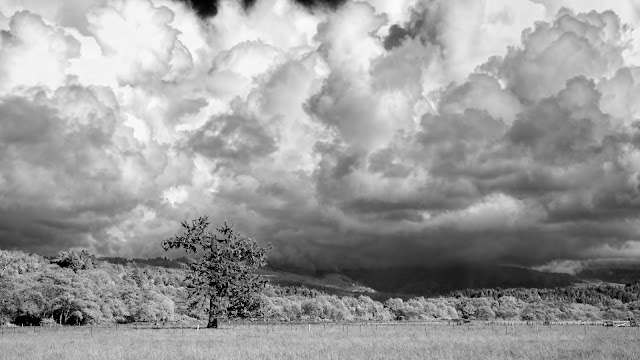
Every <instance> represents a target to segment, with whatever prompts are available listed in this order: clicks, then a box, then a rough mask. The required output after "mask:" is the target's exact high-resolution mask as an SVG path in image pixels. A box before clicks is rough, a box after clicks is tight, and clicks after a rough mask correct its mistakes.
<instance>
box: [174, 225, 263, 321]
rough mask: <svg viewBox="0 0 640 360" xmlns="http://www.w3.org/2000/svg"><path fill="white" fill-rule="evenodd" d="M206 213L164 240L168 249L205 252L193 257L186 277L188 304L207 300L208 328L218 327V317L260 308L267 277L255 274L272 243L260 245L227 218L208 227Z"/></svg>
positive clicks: (241, 314) (250, 312) (246, 313)
mask: <svg viewBox="0 0 640 360" xmlns="http://www.w3.org/2000/svg"><path fill="white" fill-rule="evenodd" d="M209 224H210V223H209V221H208V218H207V217H206V216H204V217H199V218H198V219H196V220H191V223H187V222H186V221H185V222H183V223H182V228H183V229H184V233H183V234H182V235H179V236H178V235H175V236H174V237H173V238H171V239H168V240H165V241H163V242H162V247H163V248H164V249H165V251H167V250H169V249H174V248H175V249H179V248H183V249H185V251H186V252H187V253H197V252H198V251H201V252H202V257H201V258H200V259H199V260H191V261H190V263H189V265H188V268H187V276H186V278H185V281H186V284H187V290H188V292H189V300H190V303H189V306H190V307H191V308H200V307H201V306H204V305H206V304H207V302H208V305H209V306H208V309H207V312H208V314H209V322H208V324H207V327H208V328H217V327H218V317H230V318H235V317H248V316H250V315H251V314H253V313H255V312H256V311H257V310H258V309H259V308H260V302H259V298H258V294H259V292H260V290H261V289H262V288H264V286H265V284H266V283H267V280H266V279H264V278H263V277H262V276H260V275H258V274H256V273H255V272H256V270H258V269H259V268H261V267H263V266H265V265H266V264H267V262H266V254H267V251H269V250H270V249H271V244H269V245H267V246H265V247H260V246H258V244H257V243H256V241H255V240H253V239H250V238H248V237H245V236H242V235H240V234H238V233H236V232H234V230H233V229H232V228H231V226H229V225H227V223H226V222H225V223H224V224H223V225H222V226H221V227H220V228H218V229H216V230H215V231H212V230H210V229H209Z"/></svg>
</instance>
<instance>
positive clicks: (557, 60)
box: [0, 0, 640, 271]
mask: <svg viewBox="0 0 640 360" xmlns="http://www.w3.org/2000/svg"><path fill="white" fill-rule="evenodd" d="M209 4H210V8H208V10H207V9H203V10H202V9H201V10H200V14H196V13H195V12H194V11H193V9H191V8H190V7H189V6H187V4H185V3H184V2H176V1H170V0H136V1H134V0H105V1H88V0H87V1H84V0H77V1H74V2H62V1H48V2H42V1H36V0H31V1H26V2H20V3H16V2H11V3H10V4H9V3H3V4H2V5H0V13H1V14H2V16H0V28H1V29H2V32H1V33H0V79H1V80H2V81H0V200H1V201H0V215H1V216H0V219H3V220H1V221H0V247H3V248H21V249H26V250H30V251H39V252H43V253H55V252H57V251H58V250H61V249H65V248H88V249H90V250H92V251H95V252H97V253H99V254H103V255H122V256H156V255H159V254H161V253H162V250H161V248H160V246H159V241H160V240H162V239H163V238H165V237H168V236H170V235H172V234H173V233H175V232H176V231H178V230H179V222H180V221H182V220H185V219H189V218H193V217H196V216H199V215H203V214H208V215H209V216H210V218H211V219H212V220H213V221H214V222H216V223H218V222H221V221H224V220H228V221H230V222H232V223H234V224H235V225H234V226H236V227H237V229H238V230H240V231H242V232H244V233H246V234H247V235H250V236H252V237H254V238H256V239H259V240H260V241H262V242H272V243H274V245H275V248H274V251H273V253H272V255H271V259H272V261H274V262H278V263H281V264H289V265H296V266H306V267H309V268H318V269H326V268H339V267H359V266H394V265H427V264H442V263H451V262H458V263H459V262H462V263H469V262H474V263H508V264H519V265H524V266H537V267H538V268H539V269H541V270H545V271H555V270H558V269H560V270H562V271H575V269H577V265H576V264H592V263H590V262H589V261H607V260H612V261H613V260H615V259H618V260H619V259H623V258H624V259H625V261H630V260H629V259H632V258H635V257H636V255H637V254H636V252H635V243H636V242H637V240H638V234H639V230H640V229H639V228H638V225H637V214H638V211H639V210H640V151H639V150H638V144H639V143H640V142H639V139H640V133H639V131H640V126H639V125H638V120H639V119H640V107H639V105H638V102H637V98H638V97H639V96H640V85H639V84H640V80H639V79H640V70H639V69H640V67H638V65H640V64H638V63H637V62H634V61H635V60H634V59H636V57H634V56H635V55H634V54H635V53H636V52H637V49H635V48H634V46H636V45H637V41H635V40H637V34H638V32H637V27H638V23H637V20H638V19H637V18H634V17H633V16H630V15H629V14H621V13H620V11H621V10H622V9H623V8H624V6H622V5H620V6H622V7H618V5H616V8H615V9H614V10H613V11H605V10H606V9H601V8H597V10H598V11H590V10H591V8H589V7H587V6H586V5H581V4H578V3H575V4H572V3H571V2H567V1H565V2H563V3H562V4H563V5H566V8H562V6H557V5H556V2H553V3H552V2H546V1H537V2H531V1H525V0H518V1H499V0H486V1H477V2H476V1H473V2H471V1H456V2H444V1H417V0H407V1H399V2H383V1H377V0H369V1H366V2H357V1H345V2H335V3H331V4H326V5H327V6H323V5H320V3H319V2H315V3H314V4H311V5H309V6H311V8H309V7H305V6H306V5H307V4H308V3H305V4H303V5H305V6H301V4H300V3H299V2H297V3H294V2H290V1H284V0H263V1H256V2H254V3H252V4H251V6H249V7H245V6H243V4H242V3H240V2H235V1H222V2H219V3H211V2H210V3H209ZM211 4H215V11H213V10H212V9H213V5H211ZM309 4H310V3H309ZM197 6H199V5H197V4H196V7H197ZM593 6H594V7H596V5H593ZM598 6H600V5H598ZM309 9H311V10H312V11H309ZM214 12H216V15H215V16H204V15H213V13H214ZM621 17H622V18H621ZM462 19H464V21H461V20H462ZM462 23H464V24H465V26H460V24H462ZM487 40H491V41H487ZM584 266H587V265H584Z"/></svg>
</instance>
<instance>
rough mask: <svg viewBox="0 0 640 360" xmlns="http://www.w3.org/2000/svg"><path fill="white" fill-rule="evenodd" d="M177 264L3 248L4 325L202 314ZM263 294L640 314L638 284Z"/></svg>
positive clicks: (354, 309)
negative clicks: (397, 294)
mask: <svg viewBox="0 0 640 360" xmlns="http://www.w3.org/2000/svg"><path fill="white" fill-rule="evenodd" d="M186 261H187V259H180V261H178V263H180V262H186ZM175 264H176V261H174V260H169V259H167V258H157V259H150V260H143V259H135V260H126V259H122V258H102V259H96V258H95V257H94V256H93V255H91V254H89V253H88V252H82V253H73V252H61V253H60V255H59V256H58V257H56V258H55V259H47V258H44V257H42V256H39V255H35V254H26V253H23V252H19V251H0V324H16V325H39V324H49V325H56V324H64V325H81V324H98V323H130V322H181V323H194V322H198V321H203V320H204V319H205V314H204V312H203V311H200V310H190V309H189V308H188V306H187V305H186V304H187V299H186V296H187V291H186V289H185V287H184V283H183V281H184V275H185V272H184V270H182V269H178V268H175V267H176V265H175ZM261 303H262V304H261V312H260V314H258V318H259V319H261V320H262V319H265V320H271V321H389V320H433V319H460V318H465V319H478V320H550V321H559V320H599V319H627V318H629V317H638V318H640V284H638V283H632V284H627V285H614V284H607V283H600V284H586V283H583V284H579V285H574V286H568V287H558V288H551V289H528V288H510V289H499V288H498V289H495V288H492V289H467V290H460V291H454V292H451V293H450V294H449V295H448V296H440V297H435V298H424V297H419V298H411V299H400V298H390V299H387V300H386V301H384V302H380V301H374V300H372V299H371V298H370V297H368V296H362V295H360V296H355V297H353V296H336V295H330V294H327V293H323V292H319V291H317V290H313V289H308V288H303V287H283V286H277V285H273V284H268V285H267V287H266V288H265V289H264V290H263V292H262V294H261Z"/></svg>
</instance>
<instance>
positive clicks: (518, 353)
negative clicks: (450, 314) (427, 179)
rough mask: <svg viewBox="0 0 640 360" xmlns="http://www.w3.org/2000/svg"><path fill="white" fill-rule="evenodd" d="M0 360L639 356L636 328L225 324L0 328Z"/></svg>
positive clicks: (628, 357)
mask: <svg viewBox="0 0 640 360" xmlns="http://www.w3.org/2000/svg"><path fill="white" fill-rule="evenodd" d="M0 359H1V360H5V359H12V360H13V359H33V360H36V359H47V360H55V359H61V360H62V359H64V360H79V359H83V360H85V359H105V360H107V359H108V360H112V359H367V360H373V359H634V360H636V359H640V328H605V327H602V326H584V325H582V326H581V325H565V326H561V325H553V326H527V325H518V326H505V325H488V324H483V325H478V324H473V325H471V326H467V325H458V326H448V325H445V324H437V325H434V324H410V325H406V324H397V325H391V324H386V325H381V324H378V325H371V324H369V325H366V324H365V325H358V324H350V325H348V326H347V325H339V324H332V325H322V324H315V325H311V328H310V331H309V327H308V325H293V326H290V325H270V326H266V325H227V324H225V325H224V326H223V327H222V328H221V329H218V330H205V329H200V330H195V329H184V330H183V329H179V328H177V329H160V330H153V329H144V330H141V329H138V330H136V329H133V328H119V329H115V328H93V329H91V328H89V327H81V328H75V329H74V328H59V329H55V328H36V329H30V328H22V329H20V328H18V329H15V328H14V329H12V328H5V329H4V332H3V334H2V337H0Z"/></svg>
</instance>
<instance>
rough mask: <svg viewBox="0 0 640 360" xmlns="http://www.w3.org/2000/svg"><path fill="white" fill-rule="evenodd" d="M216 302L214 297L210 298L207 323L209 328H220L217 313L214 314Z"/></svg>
mask: <svg viewBox="0 0 640 360" xmlns="http://www.w3.org/2000/svg"><path fill="white" fill-rule="evenodd" d="M214 310H215V304H214V302H213V297H212V298H211V299H209V323H208V324H207V329H217V328H218V318H217V317H216V314H214Z"/></svg>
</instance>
